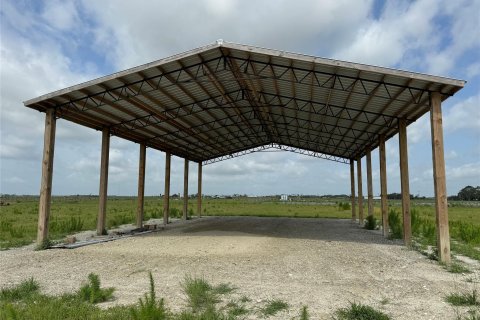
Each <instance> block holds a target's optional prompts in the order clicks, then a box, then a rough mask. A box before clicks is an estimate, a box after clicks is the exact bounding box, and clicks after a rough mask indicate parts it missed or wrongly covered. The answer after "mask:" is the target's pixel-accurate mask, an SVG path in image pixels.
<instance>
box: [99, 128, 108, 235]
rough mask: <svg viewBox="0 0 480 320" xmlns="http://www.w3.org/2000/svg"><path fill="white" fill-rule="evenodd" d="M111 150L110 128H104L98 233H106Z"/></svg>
mask: <svg viewBox="0 0 480 320" xmlns="http://www.w3.org/2000/svg"><path fill="white" fill-rule="evenodd" d="M109 152H110V129H109V128H104V129H103V130H102V156H101V160H100V190H99V192H98V218H97V235H99V236H100V235H102V234H106V233H107V230H106V229H105V224H106V223H105V222H106V219H107V188H108V158H109Z"/></svg>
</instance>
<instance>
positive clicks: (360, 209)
mask: <svg viewBox="0 0 480 320" xmlns="http://www.w3.org/2000/svg"><path fill="white" fill-rule="evenodd" d="M357 186H358V224H360V225H361V226H363V188H362V158H358V159H357Z"/></svg>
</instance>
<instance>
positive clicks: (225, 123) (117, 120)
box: [39, 47, 449, 163]
mask: <svg viewBox="0 0 480 320" xmlns="http://www.w3.org/2000/svg"><path fill="white" fill-rule="evenodd" d="M210 57H211V56H210ZM197 58H199V59H198V60H197V62H196V63H191V64H188V65H187V64H185V63H184V62H181V61H178V64H177V65H176V67H175V68H173V69H168V71H165V70H164V69H163V68H162V67H161V66H158V67H156V71H158V73H157V74H155V75H153V76H148V77H147V76H145V74H144V73H143V72H141V71H140V72H137V73H136V74H135V75H136V77H137V78H138V80H135V81H132V80H131V79H130V80H128V81H127V80H126V78H122V77H118V78H117V79H116V82H115V84H116V85H111V86H107V85H106V83H102V84H98V85H94V86H92V87H91V88H90V89H88V90H84V89H81V90H78V91H77V93H76V95H75V97H74V96H71V95H68V94H63V95H59V96H58V97H57V98H55V99H56V100H54V101H55V102H53V101H52V100H49V101H46V103H49V104H50V105H48V106H46V107H45V108H51V107H54V108H55V110H56V115H57V117H59V118H65V119H70V120H72V121H75V122H78V123H89V125H90V126H91V127H94V128H96V129H100V128H102V127H109V128H110V132H111V134H113V135H117V136H119V137H124V138H126V139H129V140H132V141H135V142H143V143H146V144H147V145H148V146H151V147H152V148H156V149H160V150H168V151H169V152H171V153H172V154H176V155H181V156H186V157H187V158H190V159H191V160H194V159H195V160H198V159H202V160H203V161H205V162H208V161H213V162H216V161H217V160H205V159H212V158H213V159H223V158H225V157H231V155H230V154H231V153H232V150H239V149H243V148H249V150H256V149H257V148H260V149H261V148H265V146H264V145H263V146H257V147H255V148H254V149H250V147H251V146H255V145H258V144H263V143H269V144H267V145H269V146H270V147H269V148H276V149H281V150H286V149H285V145H290V147H287V148H289V149H288V150H287V151H292V152H298V153H302V152H303V153H302V154H305V152H309V153H314V154H318V155H324V153H321V152H318V150H322V151H323V152H327V153H331V154H334V155H328V156H325V155H324V156H317V155H314V156H317V157H319V158H323V159H328V160H333V161H338V159H337V158H339V159H350V158H354V157H356V156H358V155H359V154H363V153H364V152H365V148H368V147H369V146H372V145H375V143H376V141H377V140H378V136H379V135H380V134H383V135H385V136H387V138H388V137H389V136H391V134H390V133H395V132H396V131H397V129H398V122H399V119H400V116H399V115H398V114H394V115H392V114H386V113H385V112H384V111H385V110H386V109H387V106H389V105H391V104H392V102H394V101H395V102H397V103H398V102H399V103H401V104H403V105H405V106H415V107H416V110H418V111H416V112H414V113H410V115H411V118H410V117H406V118H405V117H404V116H401V117H402V118H404V119H405V120H406V121H407V123H411V122H413V121H415V120H416V118H417V116H418V114H422V113H423V111H422V110H424V109H426V108H428V107H427V105H428V103H429V102H428V101H429V100H428V98H426V97H428V93H429V92H430V91H431V88H430V87H429V86H425V87H415V86H412V85H411V81H410V80H408V79H407V80H405V82H404V84H403V85H402V84H398V83H390V82H388V81H385V77H383V78H382V80H381V81H378V80H372V79H369V78H368V76H364V75H361V74H360V72H358V74H357V76H351V75H347V74H342V72H339V71H338V70H337V69H334V71H333V72H325V71H319V70H317V69H316V66H315V64H312V68H311V69H308V68H301V67H298V66H296V65H295V64H290V65H283V64H280V63H275V62H273V61H272V59H271V58H270V59H268V61H267V60H265V61H261V60H259V59H253V58H252V57H251V56H250V54H247V55H246V58H245V57H244V56H242V57H240V56H237V55H235V53H234V52H231V51H230V50H229V49H227V48H224V47H220V48H219V52H218V54H217V56H215V57H213V58H209V59H204V58H203V57H202V56H201V55H198V56H197ZM178 66H180V67H178ZM149 74H152V72H150V73H149ZM264 81H271V82H270V87H268V88H266V87H264V86H263V85H262V82H264ZM118 83H121V84H120V85H117V84H118ZM111 84H112V83H111ZM279 86H282V88H290V89H291V90H283V91H281V90H279ZM272 87H273V88H275V90H272ZM99 88H101V90H99ZM226 88H228V90H227V89H226ZM315 88H322V89H324V91H321V92H322V94H325V95H328V98H327V99H326V100H322V101H316V100H315V98H314V95H313V94H312V92H313V90H314V89H315ZM192 89H194V90H196V91H197V92H198V91H202V92H203V95H202V96H201V98H197V96H195V95H194V94H192V92H193V91H191V90H192ZM266 89H268V90H266ZM307 89H308V90H310V96H309V95H308V94H306V95H305V94H304V95H299V96H297V95H296V92H297V91H302V92H305V91H306V90H307ZM335 91H341V92H345V93H348V98H347V100H346V102H345V103H344V105H335V104H334V103H331V101H330V97H331V95H332V92H335ZM171 92H181V95H182V96H181V97H176V96H175V95H172V93H171ZM79 93H81V94H83V96H81V97H79V96H78V95H79ZM442 94H444V95H449V93H448V92H446V93H442ZM352 95H358V96H368V99H367V100H366V101H367V103H368V102H370V100H371V99H378V101H377V103H380V102H379V101H382V100H383V101H384V102H381V103H380V105H383V106H384V108H383V109H382V110H381V111H377V110H375V111H372V110H370V109H367V108H365V106H366V104H367V103H366V104H365V105H363V106H362V107H361V108H359V107H358V106H355V107H354V106H353V105H352V103H351V102H350V97H351V96H352ZM317 97H318V96H317ZM170 102H173V103H170ZM42 104H43V102H42V103H39V105H42ZM108 107H110V109H107V108H108ZM112 108H113V109H112ZM107 110H108V111H107ZM111 110H115V112H116V113H115V114H113V113H112V111H111ZM219 111H221V113H219ZM106 123H108V124H106ZM276 146H282V147H276ZM299 147H301V148H303V147H307V149H309V150H312V151H302V152H299V151H298V150H304V149H301V148H299ZM282 148H283V149H282ZM315 150H316V151H315ZM251 152H255V151H239V154H247V153H251ZM227 153H228V154H227ZM219 154H227V155H223V156H220V157H218V155H219ZM235 154H236V153H235ZM309 155H310V154H309ZM218 161H221V160H218ZM338 162H342V163H343V162H346V161H343V160H341V161H338Z"/></svg>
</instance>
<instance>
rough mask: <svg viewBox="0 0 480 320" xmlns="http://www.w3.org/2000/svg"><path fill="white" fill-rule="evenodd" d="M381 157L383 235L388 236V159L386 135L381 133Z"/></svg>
mask: <svg viewBox="0 0 480 320" xmlns="http://www.w3.org/2000/svg"><path fill="white" fill-rule="evenodd" d="M378 145H379V148H378V149H379V157H380V197H381V208H382V229H383V236H384V237H388V235H389V229H390V227H389V225H388V202H387V161H386V152H385V136H384V135H381V136H380V138H379V142H378Z"/></svg>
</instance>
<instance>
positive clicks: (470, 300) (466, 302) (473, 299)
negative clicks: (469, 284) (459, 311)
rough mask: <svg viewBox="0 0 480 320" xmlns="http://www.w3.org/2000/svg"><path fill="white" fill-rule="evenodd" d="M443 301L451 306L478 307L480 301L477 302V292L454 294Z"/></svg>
mask: <svg viewBox="0 0 480 320" xmlns="http://www.w3.org/2000/svg"><path fill="white" fill-rule="evenodd" d="M445 301H446V302H448V303H450V304H451V305H453V306H478V305H480V301H479V300H478V293H477V290H472V292H454V293H450V294H449V295H447V296H446V297H445Z"/></svg>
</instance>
